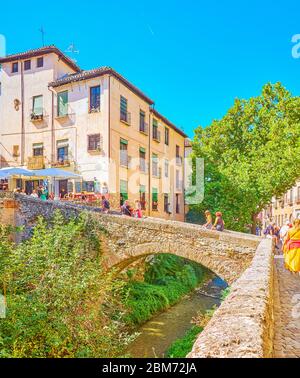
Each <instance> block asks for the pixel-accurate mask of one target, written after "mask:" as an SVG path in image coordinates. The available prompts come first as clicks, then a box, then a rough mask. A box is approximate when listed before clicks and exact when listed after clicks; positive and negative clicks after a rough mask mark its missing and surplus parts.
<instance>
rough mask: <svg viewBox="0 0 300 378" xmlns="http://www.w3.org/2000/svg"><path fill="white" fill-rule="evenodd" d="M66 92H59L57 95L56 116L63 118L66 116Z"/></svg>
mask: <svg viewBox="0 0 300 378" xmlns="http://www.w3.org/2000/svg"><path fill="white" fill-rule="evenodd" d="M68 97H69V95H68V91H64V92H60V93H58V94H57V115H58V117H64V116H66V115H67V114H68V103H69V99H68Z"/></svg>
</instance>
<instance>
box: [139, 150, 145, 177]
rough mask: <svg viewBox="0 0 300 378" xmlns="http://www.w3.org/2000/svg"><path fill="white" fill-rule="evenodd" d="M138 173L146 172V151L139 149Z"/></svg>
mask: <svg viewBox="0 0 300 378" xmlns="http://www.w3.org/2000/svg"><path fill="white" fill-rule="evenodd" d="M140 171H141V172H146V150H145V148H143V147H140Z"/></svg>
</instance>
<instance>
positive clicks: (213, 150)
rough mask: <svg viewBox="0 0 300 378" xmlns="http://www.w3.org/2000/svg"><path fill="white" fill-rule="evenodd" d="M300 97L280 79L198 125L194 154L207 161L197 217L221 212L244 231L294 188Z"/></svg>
mask: <svg viewBox="0 0 300 378" xmlns="http://www.w3.org/2000/svg"><path fill="white" fill-rule="evenodd" d="M299 107H300V97H293V96H292V95H291V93H290V92H289V91H287V90H286V89H285V88H284V87H283V86H282V85H281V84H280V83H277V84H275V85H272V84H267V85H265V86H264V87H263V89H262V93H261V94H260V95H259V96H257V97H253V98H250V99H249V100H240V99H236V100H235V102H234V105H233V106H232V108H231V109H229V111H228V112H227V114H226V115H225V116H224V117H223V118H222V119H221V120H218V121H216V120H215V121H214V122H213V123H212V124H211V125H210V126H209V127H206V128H202V127H199V128H197V129H196V130H195V139H194V141H193V150H194V157H199V158H203V159H204V161H205V198H204V201H203V202H202V203H201V204H199V205H195V206H191V211H192V214H191V216H190V218H192V219H195V213H197V214H198V217H199V215H200V214H201V215H202V214H203V212H204V211H205V210H207V209H209V210H211V211H212V212H213V213H214V212H216V211H222V212H223V214H224V220H225V223H226V227H227V228H228V229H233V230H241V231H245V227H246V226H247V225H249V226H251V225H252V232H253V231H254V229H255V225H256V222H257V214H258V213H259V212H260V211H261V210H262V209H263V208H265V207H266V206H267V205H268V204H269V203H270V201H271V199H272V197H273V196H278V197H279V196H282V195H283V194H284V193H285V192H286V191H287V190H288V189H290V188H291V187H292V186H293V185H294V183H295V181H296V179H298V176H299V173H298V171H297V169H295V167H298V166H299V165H300V154H299V150H300V138H299V135H300V113H299V111H298V109H299Z"/></svg>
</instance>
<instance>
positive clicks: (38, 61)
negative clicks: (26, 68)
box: [36, 56, 44, 68]
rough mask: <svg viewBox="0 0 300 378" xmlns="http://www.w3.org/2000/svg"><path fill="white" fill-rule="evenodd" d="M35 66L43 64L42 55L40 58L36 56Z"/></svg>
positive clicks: (38, 66)
mask: <svg viewBox="0 0 300 378" xmlns="http://www.w3.org/2000/svg"><path fill="white" fill-rule="evenodd" d="M36 66H37V68H41V67H43V66H44V58H43V57H42V56H41V57H40V58H37V60H36Z"/></svg>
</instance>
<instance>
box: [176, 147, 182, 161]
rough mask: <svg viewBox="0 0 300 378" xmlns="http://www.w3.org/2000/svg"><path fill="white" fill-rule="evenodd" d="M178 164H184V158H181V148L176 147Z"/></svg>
mask: <svg viewBox="0 0 300 378" xmlns="http://www.w3.org/2000/svg"><path fill="white" fill-rule="evenodd" d="M176 164H177V165H181V164H182V157H181V156H180V147H179V146H177V145H176Z"/></svg>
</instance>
